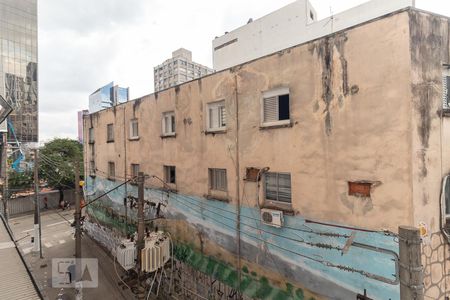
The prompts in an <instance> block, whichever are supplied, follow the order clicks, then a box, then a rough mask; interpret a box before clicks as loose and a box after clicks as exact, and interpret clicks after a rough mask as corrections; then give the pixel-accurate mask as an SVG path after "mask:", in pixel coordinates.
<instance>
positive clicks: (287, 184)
mask: <svg viewBox="0 0 450 300" xmlns="http://www.w3.org/2000/svg"><path fill="white" fill-rule="evenodd" d="M264 177H265V185H264V187H265V189H264V191H265V198H266V200H271V201H277V202H283V203H291V201H292V199H291V174H290V173H274V172H268V173H265V175H264Z"/></svg>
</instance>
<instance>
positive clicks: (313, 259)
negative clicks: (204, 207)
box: [174, 198, 377, 278]
mask: <svg viewBox="0 0 450 300" xmlns="http://www.w3.org/2000/svg"><path fill="white" fill-rule="evenodd" d="M174 199H175V201H177V202H178V203H180V204H182V205H185V206H186V207H188V208H190V209H191V210H193V211H196V212H197V213H199V214H202V212H200V211H198V210H195V209H193V208H192V207H190V206H189V205H187V204H185V203H184V202H183V201H181V200H178V199H176V198H174ZM215 221H216V222H217V223H219V224H221V225H223V226H225V227H228V228H230V229H232V230H235V229H236V228H234V227H232V226H230V225H228V224H226V223H223V222H221V221H219V220H217V219H216V220H215ZM240 232H241V233H242V234H244V235H247V236H248V237H250V238H253V239H255V240H259V241H261V242H265V243H267V244H268V245H270V246H272V247H275V248H278V249H280V250H283V251H285V252H289V253H291V254H294V255H297V256H299V257H302V258H305V259H309V260H312V261H314V262H317V263H320V264H322V265H324V266H327V267H332V268H336V269H340V270H344V271H347V272H354V273H358V274H360V275H362V276H365V277H368V278H373V277H374V276H377V275H375V274H372V273H369V272H366V271H364V270H359V269H354V268H350V267H348V266H343V265H338V264H335V263H332V262H330V261H327V260H324V259H323V258H322V259H319V258H314V257H311V256H308V255H305V254H302V253H298V252H296V251H293V250H290V249H286V248H284V247H281V246H279V245H277V244H274V243H272V242H269V241H266V240H264V239H260V238H258V237H255V236H253V235H251V234H249V233H247V232H244V231H240Z"/></svg>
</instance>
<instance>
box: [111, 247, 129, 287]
mask: <svg viewBox="0 0 450 300" xmlns="http://www.w3.org/2000/svg"><path fill="white" fill-rule="evenodd" d="M116 252H117V251H116ZM116 260H117V254H116V255H115V256H114V271H115V272H116V275H117V278H119V280H120V281H121V282H122V283H123V284H124V285H125V286H126V287H127V288H128V289H129V290H130V291H131V288H130V286H129V285H128V284H126V283H125V281H123V279H122V277H120V276H119V273H118V272H117V266H116Z"/></svg>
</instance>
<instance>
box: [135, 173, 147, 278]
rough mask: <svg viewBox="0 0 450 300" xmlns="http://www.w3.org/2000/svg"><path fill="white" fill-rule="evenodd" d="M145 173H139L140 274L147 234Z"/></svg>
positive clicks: (138, 237)
mask: <svg viewBox="0 0 450 300" xmlns="http://www.w3.org/2000/svg"><path fill="white" fill-rule="evenodd" d="M144 178H145V177H144V173H143V172H139V173H138V178H137V182H138V215H137V217H138V228H137V230H138V236H137V244H136V246H137V247H136V248H137V262H138V263H137V266H138V270H139V272H138V273H139V274H140V273H141V250H142V249H143V248H144V235H145V232H144V231H145V224H144Z"/></svg>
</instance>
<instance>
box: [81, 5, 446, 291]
mask: <svg viewBox="0 0 450 300" xmlns="http://www.w3.org/2000/svg"><path fill="white" fill-rule="evenodd" d="M420 14H421V13H419V12H417V11H415V10H407V11H402V12H398V13H395V14H392V15H390V16H386V17H383V18H380V19H378V20H374V21H372V22H368V23H366V24H362V25H360V26H357V27H354V28H352V29H349V30H346V31H343V32H340V33H337V34H334V35H330V36H328V37H325V38H321V39H318V40H315V41H312V42H309V43H307V44H303V45H299V46H297V47H293V48H289V49H286V50H284V51H280V52H277V53H274V54H273V55H270V56H267V57H264V58H261V59H258V60H256V61H253V62H250V63H247V64H243V65H241V66H238V67H235V68H233V69H229V70H225V71H222V72H219V73H216V74H213V75H211V76H207V77H204V78H201V79H198V80H194V81H191V82H188V83H185V84H183V85H180V86H177V87H175V88H171V89H168V90H165V91H162V92H159V93H155V94H152V95H148V96H145V97H142V98H140V99H137V100H134V101H131V102H129V103H126V104H122V105H119V106H116V107H114V108H112V109H108V110H105V111H101V112H98V113H95V114H91V115H89V116H88V117H87V118H85V129H86V130H85V131H84V132H86V134H87V133H88V132H89V130H87V128H89V127H92V128H94V137H95V138H94V140H95V142H94V143H92V144H86V145H85V150H86V154H87V155H86V158H85V160H86V161H85V162H86V170H89V165H90V161H91V160H93V161H95V165H96V175H97V176H96V177H93V178H89V180H88V181H87V182H88V183H87V185H88V186H87V188H88V189H90V190H91V192H92V193H94V192H95V193H99V192H100V191H104V190H108V189H109V188H112V187H113V186H115V185H117V184H119V183H120V182H122V180H124V178H126V177H127V178H129V174H130V172H131V170H130V165H131V164H139V165H140V169H141V170H142V171H144V172H145V173H147V174H150V175H155V176H157V177H159V178H163V177H164V176H163V175H164V174H163V166H164V165H170V166H176V185H174V186H172V188H173V189H175V190H176V191H177V193H169V194H166V193H160V194H157V195H154V194H152V192H151V191H156V190H153V189H152V188H155V187H161V183H160V182H159V181H158V180H154V179H153V180H149V182H147V184H148V186H147V187H148V191H147V192H148V193H149V194H148V197H150V198H151V197H153V198H155V201H156V199H157V198H158V199H160V201H165V202H166V203H167V207H166V208H165V210H164V211H165V217H166V219H168V220H171V221H165V223H164V224H163V225H164V226H167V228H169V229H170V230H171V231H173V232H174V234H175V235H176V236H177V240H178V241H179V242H180V243H183V244H186V245H191V246H190V247H192V249H194V250H195V251H197V252H200V253H202V255H205V256H208V255H213V256H214V257H216V258H218V259H220V260H221V261H224V262H227V263H229V264H230V265H232V266H236V265H237V260H236V255H237V253H238V247H237V241H238V240H240V241H241V247H240V248H239V253H240V255H241V259H242V263H243V264H245V265H246V266H247V267H248V268H250V269H255V270H256V269H257V270H258V273H264V276H265V277H267V278H269V279H270V282H271V284H274V285H277V282H278V284H279V283H280V282H283V280H287V279H286V278H289V280H292V281H293V284H295V285H296V286H297V287H298V288H302V289H305V291H310V292H312V295H313V294H316V296H317V295H318V296H317V297H322V296H323V297H331V298H334V299H350V298H348V297H350V296H351V297H355V296H356V293H358V292H359V293H362V292H363V289H364V288H367V290H368V292H369V296H372V297H374V298H375V299H389V298H391V299H398V297H399V289H398V282H397V281H396V279H395V276H394V279H392V274H397V272H396V270H395V264H393V263H392V260H391V259H392V258H393V257H394V258H395V256H396V252H397V247H398V243H397V241H396V240H395V238H393V236H391V235H390V234H387V235H386V234H385V233H384V231H383V230H389V231H393V232H396V231H397V228H398V226H399V225H413V226H417V225H418V224H417V223H418V222H419V221H423V222H425V223H426V224H427V225H428V226H429V228H430V229H431V231H432V232H436V231H439V225H438V224H439V191H440V181H441V178H442V176H441V175H442V174H441V173H440V172H441V171H440V170H441V165H443V166H444V167H443V168H444V169H445V168H447V166H448V163H449V162H450V159H448V158H447V160H445V158H446V154H443V155H442V156H440V155H441V154H442V152H441V148H442V145H443V143H444V144H445V134H442V135H440V134H439V132H440V131H439V129H440V127H439V123H440V120H442V119H440V118H439V114H438V113H437V111H438V103H440V102H439V101H438V99H439V97H440V96H439V91H438V90H439V89H440V88H441V83H440V79H439V78H440V75H438V72H437V71H436V68H439V69H440V67H441V62H439V63H437V62H436V60H437V59H440V57H441V56H440V55H442V53H441V52H440V51H441V50H440V49H441V47H442V43H443V44H445V43H447V44H448V41H446V40H445V41H443V40H442V38H443V36H445V30H448V29H447V25H446V22H447V21H445V22H444V21H442V19H439V18H437V19H436V18H435V17H429V16H428V14H425V16H420ZM443 23H445V24H443ZM422 27H423V28H422ZM427 28H430V29H429V30H431V32H432V33H433V32H435V33H433V34H431V35H429V34H427V33H426V31H427V30H428V29H427ZM423 44H427V46H425V45H423ZM425 54H426V55H425ZM428 60H430V61H432V62H431V63H430V64H428V63H427V62H428ZM438 65H439V66H438ZM428 86H434V87H435V90H436V91H434V90H433V89H432V88H428ZM280 87H285V88H286V87H287V88H289V93H290V117H291V118H290V119H291V123H290V125H288V126H282V127H276V128H275V127H274V128H266V127H262V126H261V99H262V93H263V92H265V91H268V90H272V89H276V88H280ZM217 100H224V101H225V107H226V115H227V126H226V130H225V131H221V132H216V133H208V132H206V122H207V120H206V111H207V109H206V108H207V103H210V102H214V101H217ZM167 111H174V112H175V118H176V136H173V137H162V136H161V117H162V114H163V113H164V112H167ZM132 119H137V120H138V122H139V138H138V139H130V128H129V126H130V125H129V122H130V120H132ZM442 122H443V123H444V121H442ZM109 123H112V124H114V127H115V130H114V131H115V132H114V134H115V138H114V142H107V141H106V125H107V124H109ZM440 137H444V138H443V139H442V141H443V142H442V143H441V142H440V141H441V139H440ZM86 140H87V137H86ZM92 148H94V149H92ZM92 150H94V151H92ZM439 157H444V159H442V158H439ZM108 162H115V167H116V168H115V181H113V180H107V179H106V177H107V172H108ZM247 167H256V168H266V167H267V168H269V169H270V171H273V172H288V173H290V174H291V186H292V203H291V205H284V206H281V207H280V206H276V205H275V208H278V209H282V210H283V211H284V212H285V214H286V226H285V227H283V228H281V229H276V228H272V227H268V226H265V225H262V224H261V223H260V222H259V221H258V220H259V213H260V208H261V207H267V206H270V205H269V203H267V202H266V201H265V199H264V198H265V197H264V189H263V182H259V183H258V182H251V181H246V180H243V178H244V177H245V176H244V175H245V170H246V168H247ZM208 168H221V169H226V170H227V179H228V181H227V192H226V193H225V194H224V195H221V197H220V199H218V198H219V197H216V196H215V195H211V191H210V190H209V188H208ZM349 182H356V183H363V184H366V185H367V184H369V185H370V193H369V194H366V195H361V194H358V193H356V194H355V193H350V188H349ZM134 190H135V186H131V185H128V186H127V190H125V188H121V189H119V190H117V191H115V192H114V194H112V195H110V198H109V200H108V199H105V201H106V202H107V203H109V205H110V206H112V207H113V208H114V209H113V211H114V212H115V213H116V214H119V215H120V214H121V213H123V212H124V211H123V207H122V206H123V198H124V197H125V196H126V194H129V193H134ZM208 198H214V199H215V200H211V199H210V200H207V199H208ZM219 200H220V201H219ZM108 201H109V202H108ZM114 203H115V204H114ZM121 205H122V206H121ZM272 207H273V203H272ZM99 209H101V208H99ZM109 213H110V214H112V213H111V212H109ZM237 214H241V218H240V219H239V220H240V222H239V226H240V227H238V225H237V224H238V223H237V220H238V218H237ZM329 224H334V225H329ZM239 228H240V229H239ZM307 228H309V229H311V230H313V231H315V232H319V233H324V232H325V233H327V234H325V235H320V234H315V233H308V232H302V233H299V232H298V231H299V230H303V229H307ZM353 234H356V237H354V238H355V240H354V242H352V241H351V237H352V235H353ZM269 243H270V244H269ZM346 245H347V247H346ZM358 245H359V246H358ZM361 245H362V246H361ZM373 247H380V248H382V249H384V250H389V251H382V252H377V251H373ZM194 250H193V251H194ZM288 250H291V251H288ZM344 250H345V251H344ZM292 252H294V253H292ZM299 253H302V254H305V255H307V256H308V258H305V257H301V256H299V255H298V254H299ZM311 258H318V259H316V260H314V259H311ZM317 260H319V261H322V262H319V261H317ZM323 262H327V263H323ZM389 262H390V263H389ZM380 266H383V267H380ZM390 276H391V277H390ZM386 278H390V280H391V281H389V280H386ZM323 286H327V287H329V288H326V289H324V288H323ZM444 293H445V290H444Z"/></svg>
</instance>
